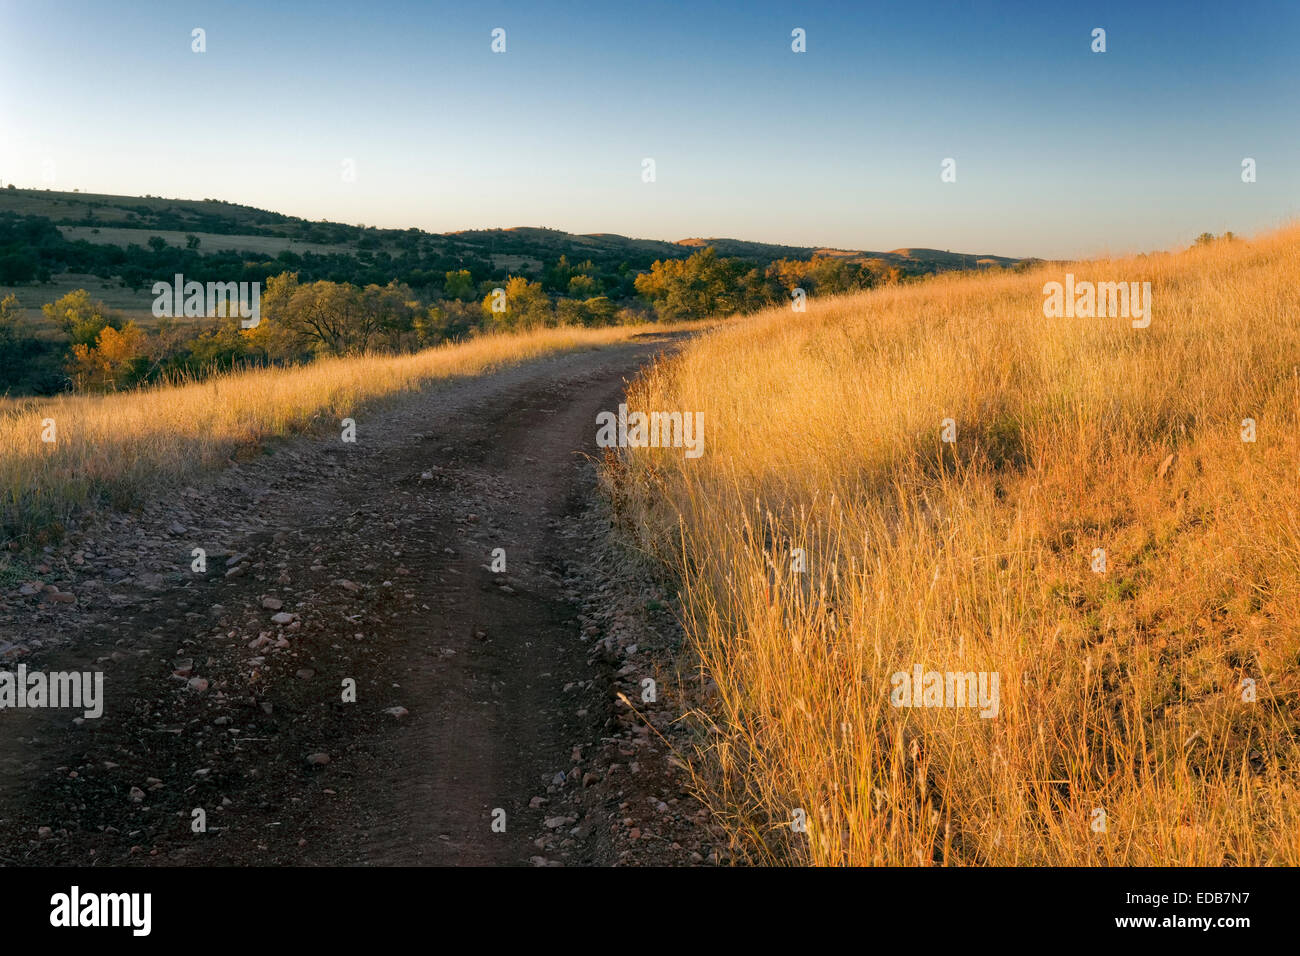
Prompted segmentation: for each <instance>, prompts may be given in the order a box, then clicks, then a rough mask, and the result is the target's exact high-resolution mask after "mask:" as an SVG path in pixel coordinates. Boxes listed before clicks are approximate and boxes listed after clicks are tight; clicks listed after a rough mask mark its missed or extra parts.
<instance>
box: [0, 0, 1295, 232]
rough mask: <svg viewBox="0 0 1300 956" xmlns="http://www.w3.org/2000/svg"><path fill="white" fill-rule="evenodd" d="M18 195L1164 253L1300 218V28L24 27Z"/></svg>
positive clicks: (967, 20) (18, 29) (635, 7)
mask: <svg viewBox="0 0 1300 956" xmlns="http://www.w3.org/2000/svg"><path fill="white" fill-rule="evenodd" d="M195 27H201V28H203V29H204V30H205V31H206V41H207V52H205V53H194V52H192V50H191V31H192V30H193V29H194V28H195ZM497 27H500V28H503V29H505V31H506V52H505V53H493V52H492V50H491V48H490V45H491V31H492V30H493V29H494V28H497ZM796 27H800V28H803V29H804V30H805V31H806V35H807V52H806V53H794V52H792V50H791V30H793V29H794V28H796ZM1094 27H1103V28H1104V29H1105V30H1106V42H1107V52H1106V53H1104V54H1095V53H1093V52H1092V51H1091V49H1090V46H1091V42H1092V40H1091V33H1092V30H1093V28H1094ZM647 157H649V158H653V159H654V160H655V163H656V181H655V182H653V183H645V182H642V175H641V172H642V160H643V159H644V158H647ZM947 157H952V158H954V159H955V160H956V163H957V166H956V170H957V181H956V182H955V183H942V182H941V181H940V165H941V163H942V161H943V160H944V159H945V158H947ZM1244 157H1251V158H1254V159H1255V160H1256V162H1257V171H1258V172H1257V175H1258V181H1257V182H1255V183H1253V184H1244V183H1242V181H1241V162H1242V159H1243V158H1244ZM344 160H351V161H352V162H353V163H354V168H355V179H354V180H353V181H345V179H344V176H343V175H342V169H343V162H344ZM51 163H52V165H51ZM50 173H52V174H53V176H54V179H53V181H52V182H49V181H48V180H47V177H48V176H49V174H50ZM0 180H3V181H4V182H5V183H9V182H14V183H16V184H17V185H19V186H24V187H40V186H42V185H49V186H50V187H51V188H57V189H74V188H77V189H81V190H82V191H88V192H107V193H125V194H132V195H143V194H145V193H150V194H153V195H156V196H158V195H161V196H171V197H179V198H193V199H201V198H205V197H212V198H217V199H225V200H230V201H232V202H241V203H247V204H249V205H254V206H260V207H264V208H269V209H274V210H277V211H280V212H285V213H290V214H293V215H298V216H304V217H307V218H309V219H322V218H324V219H333V220H338V221H342V222H350V223H366V224H368V225H379V226H393V227H407V226H419V227H421V228H424V229H429V230H434V231H447V230H454V229H472V228H487V227H498V226H521V225H527V226H532V225H544V226H550V227H553V228H557V229H564V230H568V231H572V232H615V233H622V234H624V235H632V236H639V237H647V238H657V239H680V238H685V237H691V236H701V237H722V236H726V237H734V238H740V239H753V240H760V241H767V242H782V243H790V244H797V245H829V246H838V247H844V248H863V249H876V250H881V249H895V248H900V247H907V246H914V247H915V246H926V247H935V248H940V249H952V250H954V251H963V252H973V253H993V254H1001V255H1014V256H1027V255H1038V256H1044V257H1068V256H1087V255H1092V254H1096V253H1101V252H1106V251H1112V252H1125V251H1134V250H1145V249H1158V248H1169V247H1173V246H1178V245H1182V244H1186V243H1188V242H1190V241H1191V240H1192V239H1193V238H1194V237H1195V236H1196V235H1197V234H1199V233H1200V232H1203V231H1207V230H1208V231H1210V232H1221V231H1223V230H1225V229H1232V230H1234V231H1236V232H1239V233H1243V234H1250V233H1253V232H1257V231H1260V230H1262V229H1267V228H1271V227H1273V226H1275V225H1280V224H1282V223H1283V222H1285V221H1287V220H1289V219H1291V218H1293V217H1296V215H1297V210H1298V209H1300V3H1297V2H1295V0H1288V2H1281V0H1277V2H1275V0H1268V2H1264V0H1231V2H1229V0H1223V2H1216V3H1207V2H1201V0H1163V2H1155V0H1152V2H1141V0H1131V2H1130V0H1125V2H1115V3H1105V2H1102V3H1077V2H1076V3H1064V2H1053V0H1036V2H1018V0H1014V2H1013V0H1006V2H969V0H968V2H961V3H957V2H945V3H930V2H925V0H913V2H902V3H889V4H885V3H870V2H858V3H811V4H796V3H772V2H768V0H750V2H739V0H736V2H729V3H715V2H708V0H685V2H663V3H658V2H650V0H642V2H637V0H613V2H605V3H596V2H591V3H577V2H534V3H494V2H474V0H465V2H459V3H444V2H440V0H421V2H386V0H365V2H361V0H347V2H333V0H321V2H315V3H308V2H294V0H256V2H245V0H235V2H219V3H218V2H209V3H189V2H184V0H168V2H158V3H153V2H134V3H133V2H72V0H39V2H33V0H0Z"/></svg>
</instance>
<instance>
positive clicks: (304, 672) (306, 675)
mask: <svg viewBox="0 0 1300 956" xmlns="http://www.w3.org/2000/svg"><path fill="white" fill-rule="evenodd" d="M296 676H297V678H298V679H299V680H311V679H312V678H313V677H315V676H316V672H315V671H314V670H312V669H311V668H310V667H300V668H298V672H297V674H296Z"/></svg>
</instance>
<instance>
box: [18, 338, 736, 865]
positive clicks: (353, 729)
mask: <svg viewBox="0 0 1300 956" xmlns="http://www.w3.org/2000/svg"><path fill="white" fill-rule="evenodd" d="M673 344H674V343H673V341H672V340H671V339H670V338H668V337H666V336H656V337H644V338H641V339H638V340H634V341H633V342H631V343H629V344H626V345H620V346H615V347H609V348H604V349H600V350H593V351H584V352H574V353H568V354H564V355H560V356H556V357H551V358H547V359H542V360H539V361H535V362H531V363H528V364H525V365H521V366H517V367H513V368H509V369H506V370H504V371H500V372H498V373H495V374H492V375H489V376H484V377H482V378H475V379H468V380H462V381H458V382H454V383H451V384H448V385H445V386H443V387H437V388H432V389H429V390H427V391H424V392H421V393H419V394H416V395H412V396H407V397H404V398H401V399H398V400H394V401H393V402H391V403H389V404H387V405H385V406H384V407H382V408H372V409H369V410H365V411H359V412H358V413H357V414H356V415H355V416H354V417H355V419H356V441H355V443H346V442H343V441H342V440H341V439H340V431H339V430H338V429H337V428H332V429H327V425H328V423H323V424H322V429H323V430H322V432H321V433H320V434H317V435H315V436H311V437H304V438H298V439H293V440H289V441H284V442H277V443H275V444H274V445H271V446H268V447H265V448H261V449H258V450H255V451H254V452H253V453H252V454H249V455H244V456H241V457H242V458H243V459H244V460H241V461H238V462H235V463H232V465H231V466H230V467H229V468H228V469H226V470H224V471H223V472H222V473H221V474H219V475H216V476H213V478H212V480H211V483H210V484H207V485H204V486H203V487H190V488H175V489H167V490H165V491H164V490H160V492H159V494H158V495H157V497H156V498H155V499H154V500H152V501H150V502H148V503H147V504H146V505H145V506H144V507H143V508H142V509H139V510H137V511H135V512H132V513H126V514H117V513H110V514H103V515H100V516H96V517H93V518H88V519H86V520H83V521H82V522H81V523H80V524H79V525H78V526H77V527H74V528H72V529H71V530H70V532H69V534H68V536H67V538H66V539H65V540H64V541H63V542H62V543H61V544H60V545H59V546H57V547H55V548H47V549H46V550H45V553H44V554H43V555H38V556H37V557H36V558H35V559H31V558H28V559H27V561H28V563H29V564H30V569H29V570H30V573H29V574H25V575H23V576H22V577H23V580H21V581H13V582H10V583H6V584H4V585H0V666H3V667H4V668H7V669H14V668H15V667H16V666H17V665H18V664H20V663H21V664H25V665H26V667H27V668H28V669H29V670H43V671H70V670H77V671H102V672H103V673H104V688H105V698H106V704H105V710H104V715H103V716H102V717H100V718H98V719H78V718H79V717H80V713H79V712H77V711H72V710H67V709H60V710H53V709H42V710H32V709H24V710H15V709H8V710H4V711H0V861H2V862H4V863H6V864H9V865H32V864H58V863H77V864H83V865H84V864H95V863H99V864H106V865H121V864H142V865H150V864H152V865H178V864H185V865H264V864H275V865H286V864H287V865H293V864H301V865H336V864H363V865H404V864H507V865H510V864H518V865H528V864H530V863H531V864H533V865H561V864H562V865H578V864H597V865H607V864H623V865H639V864H671V865H690V864H692V863H702V862H703V863H719V862H725V861H726V860H727V859H728V857H727V854H726V851H725V848H724V847H723V845H722V844H721V842H720V841H719V838H718V837H717V836H716V835H715V831H714V829H713V828H712V826H711V825H710V823H709V820H708V817H707V814H706V813H705V811H704V810H703V809H701V808H700V806H699V805H698V804H697V803H696V802H695V801H694V800H693V799H692V798H691V797H690V796H689V794H688V793H687V790H686V786H687V782H688V775H687V774H686V773H685V772H684V770H683V768H682V767H681V766H680V765H679V763H678V761H677V758H676V757H675V756H674V755H673V753H672V748H673V747H676V748H677V749H679V750H682V751H683V752H685V751H686V750H687V749H689V741H688V740H687V739H686V731H685V730H684V729H683V727H682V725H681V724H678V723H674V718H676V717H677V716H678V715H680V714H681V713H682V710H683V708H684V706H685V705H684V704H683V702H682V700H681V698H680V697H679V696H678V695H679V693H680V692H683V691H684V692H685V693H686V694H688V695H689V694H690V693H692V691H691V688H692V686H693V685H692V680H693V675H691V674H689V673H687V674H684V675H681V677H680V682H679V676H678V675H676V674H675V673H673V671H672V668H673V667H674V652H675V651H676V649H677V643H678V641H679V640H680V633H679V630H678V627H677V624H676V621H675V617H674V613H673V609H674V604H673V600H672V594H671V590H670V589H665V588H664V587H662V586H661V585H660V584H658V583H656V582H655V580H654V579H653V578H652V577H651V576H650V575H649V573H648V572H647V571H646V570H645V568H644V567H642V566H641V565H639V564H638V563H637V562H636V561H635V560H633V559H632V558H631V557H630V556H629V555H627V554H626V553H625V552H624V551H623V550H622V549H621V548H620V547H619V546H618V545H617V543H616V542H615V541H614V540H613V538H612V537H611V534H610V521H609V517H608V514H607V512H606V509H605V505H604V504H603V502H602V501H601V499H600V497H599V495H598V494H597V493H596V488H595V475H594V469H593V466H592V461H591V457H592V456H594V455H595V453H596V449H595V445H594V437H595V416H596V413H597V412H598V411H601V410H606V409H608V410H612V409H614V408H615V407H616V406H617V404H618V402H619V401H620V399H621V396H622V395H623V393H624V390H625V388H626V382H627V380H628V379H630V378H631V377H632V376H634V375H635V374H636V372H637V370H638V369H639V368H640V367H642V366H643V365H644V363H646V362H647V361H650V360H652V359H653V357H654V356H656V355H657V354H659V353H661V352H662V351H663V350H664V349H665V348H670V347H672V345H673ZM196 548H202V549H204V551H205V553H206V569H205V570H204V571H202V572H196V571H194V570H193V569H192V562H193V561H194V558H193V557H192V554H193V551H194V549H196ZM497 548H500V549H503V551H504V561H505V570H504V571H494V570H493V561H494V554H493V552H494V549H497ZM500 559H501V555H500V553H498V554H497V557H496V560H497V561H498V566H499V561H500ZM11 570H12V569H11ZM665 590H666V591H667V593H665ZM645 678H652V679H655V680H656V682H657V683H656V686H657V701H655V702H653V703H651V702H643V700H642V689H643V683H642V682H643V680H644V679H645ZM349 682H355V702H349V701H347V700H345V697H346V696H347V692H348V687H349V686H350V683H349ZM620 691H621V692H622V693H623V694H625V695H626V697H627V698H628V699H629V700H631V701H632V702H633V703H634V704H635V705H636V707H637V710H639V711H640V713H641V715H642V716H643V717H645V718H647V719H648V720H649V721H650V723H649V724H647V723H646V722H645V721H644V720H643V719H642V717H639V716H637V715H636V714H633V713H632V712H631V709H630V708H629V707H628V706H627V705H626V704H625V703H623V702H621V701H620V700H619V698H618V693H619V692H620ZM651 725H653V726H651ZM661 734H662V735H663V736H662V737H661ZM670 743H671V745H672V746H671V747H670V746H669V744H670ZM195 810H202V811H203V814H204V816H205V817H206V832H194V831H195V827H194V820H195V813H194V811H195ZM501 811H503V813H504V816H502V812H501ZM502 819H504V831H503V832H502V830H501V824H500V821H501V820H502ZM494 820H496V821H498V822H497V826H496V827H495V828H494V826H493V823H494Z"/></svg>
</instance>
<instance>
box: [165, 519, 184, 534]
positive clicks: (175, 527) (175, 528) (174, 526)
mask: <svg viewBox="0 0 1300 956" xmlns="http://www.w3.org/2000/svg"><path fill="white" fill-rule="evenodd" d="M167 530H168V531H170V532H171V533H172V534H184V533H185V532H186V531H188V530H189V529H188V528H186V527H185V525H183V524H181V523H180V522H179V521H173V522H172V523H171V524H169V525H168V526H167Z"/></svg>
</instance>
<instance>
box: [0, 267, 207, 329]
mask: <svg viewBox="0 0 1300 956" xmlns="http://www.w3.org/2000/svg"><path fill="white" fill-rule="evenodd" d="M77 289H85V290H86V291H87V292H89V293H90V297H91V298H92V299H98V300H99V301H100V302H103V303H104V304H105V305H106V306H108V307H109V308H110V309H112V310H113V311H114V312H120V313H121V314H122V315H124V316H126V317H127V318H128V319H131V320H133V321H135V322H138V323H139V324H141V325H145V326H148V325H151V324H152V323H153V322H154V321H155V320H154V316H153V298H154V297H153V294H152V293H151V292H150V291H149V290H148V289H136V290H132V289H128V288H127V287H126V286H124V285H122V283H121V282H119V281H118V280H116V279H101V278H99V276H95V275H89V274H87V273H80V272H61V273H59V274H58V275H55V276H53V277H51V279H50V281H49V282H44V283H38V284H29V285H0V299H3V298H4V297H5V296H7V295H16V296H17V297H18V301H19V302H21V303H22V307H23V308H22V312H23V317H24V318H25V319H26V320H27V321H28V322H30V323H32V325H33V326H35V328H36V331H37V334H45V335H49V334H60V333H58V332H57V329H56V328H55V327H54V325H52V324H51V323H50V322H48V321H47V320H46V318H45V313H43V312H42V311H41V306H42V305H45V304H46V303H49V302H57V301H58V300H59V299H61V298H63V296H65V295H67V294H68V293H69V292H75V291H76V290H77ZM179 321H182V322H184V321H185V319H180V320H179ZM191 321H197V320H191Z"/></svg>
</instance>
